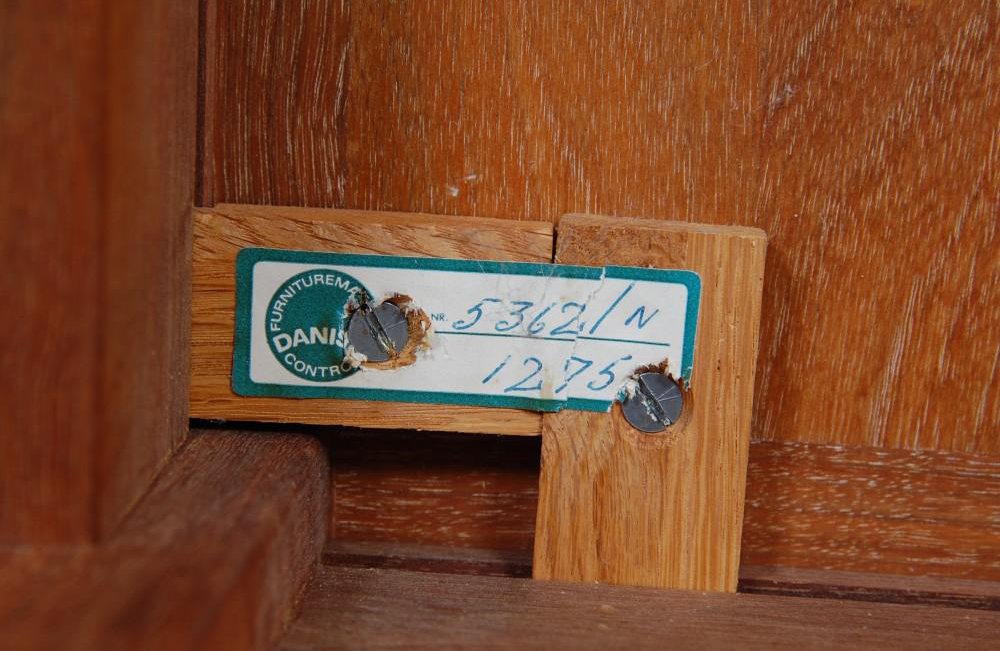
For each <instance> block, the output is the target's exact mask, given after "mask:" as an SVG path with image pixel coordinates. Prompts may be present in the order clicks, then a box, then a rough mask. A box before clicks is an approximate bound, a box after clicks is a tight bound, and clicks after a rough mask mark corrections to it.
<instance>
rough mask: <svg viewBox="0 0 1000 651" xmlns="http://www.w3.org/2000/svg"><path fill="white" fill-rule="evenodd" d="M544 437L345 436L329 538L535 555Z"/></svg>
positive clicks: (334, 443)
mask: <svg viewBox="0 0 1000 651" xmlns="http://www.w3.org/2000/svg"><path fill="white" fill-rule="evenodd" d="M540 445H541V442H540V440H539V438H537V437H531V438H527V437H518V438H516V439H508V438H506V437H505V438H499V437H489V436H484V437H476V438H475V439H472V440H469V439H468V437H456V436H454V435H447V434H434V433H415V432H378V433H374V434H373V433H371V432H361V431H355V432H351V431H345V432H338V433H337V434H336V435H334V436H332V437H331V438H330V441H329V448H330V455H331V463H332V465H333V468H334V470H333V477H332V479H333V495H334V500H333V503H332V510H331V514H330V515H331V517H330V536H331V538H333V537H335V538H338V539H341V540H345V541H347V540H354V541H366V542H372V541H376V542H407V543H418V544H421V545H439V546H443V547H444V546H459V547H472V548H477V547H478V548H486V549H497V550H504V551H517V552H522V553H526V554H530V552H531V548H532V540H533V539H534V535H535V512H536V510H537V503H538V460H539V450H540Z"/></svg>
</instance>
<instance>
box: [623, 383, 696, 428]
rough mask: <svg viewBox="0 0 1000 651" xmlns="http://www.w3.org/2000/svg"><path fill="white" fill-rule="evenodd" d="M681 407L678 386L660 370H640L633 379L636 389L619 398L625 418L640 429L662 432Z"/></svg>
mask: <svg viewBox="0 0 1000 651" xmlns="http://www.w3.org/2000/svg"><path fill="white" fill-rule="evenodd" d="M683 407H684V396H683V395H682V394H681V388H680V387H679V386H678V385H677V382H675V381H674V379H673V378H670V377H667V376H666V375H664V374H662V373H653V372H650V373H643V374H642V375H640V376H639V377H638V378H636V391H635V393H633V394H632V395H630V396H626V397H625V399H624V400H623V401H622V413H624V414H625V420H627V421H628V422H629V424H630V425H631V426H632V427H634V428H636V429H637V430H639V431H641V432H648V433H650V434H652V433H655V432H662V431H663V430H665V429H666V428H667V427H669V426H670V425H672V424H674V423H676V422H677V419H678V418H680V416H681V409H682V408H683Z"/></svg>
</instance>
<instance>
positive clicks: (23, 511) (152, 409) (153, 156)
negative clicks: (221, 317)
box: [0, 0, 197, 543]
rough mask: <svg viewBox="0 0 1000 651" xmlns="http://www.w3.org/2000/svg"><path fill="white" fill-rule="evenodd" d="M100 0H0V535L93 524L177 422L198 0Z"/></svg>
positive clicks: (105, 526) (145, 469)
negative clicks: (138, 1) (122, 1)
mask: <svg viewBox="0 0 1000 651" xmlns="http://www.w3.org/2000/svg"><path fill="white" fill-rule="evenodd" d="M111 4H112V3H111V2H105V1H100V0H88V1H86V2H75V1H73V2H69V1H61V0H45V1H43V2H31V3H28V2H20V3H17V2H15V3H4V4H3V7H2V8H0V88H3V92H2V93H0V254H2V257H3V260H4V263H5V265H6V267H7V272H6V273H4V274H2V275H0V295H2V296H3V297H4V302H5V306H6V307H5V310H6V313H7V314H9V315H10V318H9V319H8V325H7V332H6V333H5V335H4V336H3V338H2V343H0V364H2V367H3V369H4V373H3V377H2V379H0V542H14V543H60V542H80V541H91V540H95V539H97V538H100V537H101V536H103V535H106V534H107V533H108V532H109V531H110V530H111V529H112V528H113V526H114V525H115V523H116V522H118V521H119V520H120V519H121V518H122V517H123V515H124V514H125V513H126V512H127V510H128V509H129V508H130V507H131V506H132V504H133V503H134V501H135V500H136V499H137V498H138V497H139V496H140V495H141V494H142V492H143V491H144V490H145V489H146V487H147V486H148V484H149V482H150V481H151V479H152V477H153V476H154V474H155V473H156V471H157V470H158V468H159V467H160V465H161V464H162V462H163V461H164V459H165V458H166V457H167V455H168V454H169V453H170V451H171V450H172V449H173V448H174V447H175V446H176V445H177V444H178V442H179V441H180V439H181V437H182V436H183V432H184V430H185V429H186V413H185V410H186V402H187V386H186V380H185V375H186V374H185V372H184V369H186V366H187V362H186V348H187V328H186V326H185V325H184V323H183V319H181V318H180V315H181V314H183V313H184V312H185V311H186V305H187V301H186V297H187V289H186V288H187V286H188V281H189V278H188V271H187V260H188V257H187V256H188V249H189V245H190V239H189V229H188V227H187V223H188V219H189V213H190V207H191V202H192V190H193V178H192V174H191V170H192V166H193V164H194V128H195V106H194V101H193V98H194V94H195V92H196V69H195V64H196V49H197V40H196V39H197V23H196V21H197V8H196V7H195V6H194V3H176V2H170V1H169V0H160V1H157V2H148V3H143V4H142V5H141V7H140V6H138V5H137V6H131V5H130V6H127V7H126V6H121V7H119V6H117V4H116V5H115V6H116V8H115V9H111V7H110V5H111ZM154 34H155V38H153V35H154ZM150 79H155V80H156V83H150Z"/></svg>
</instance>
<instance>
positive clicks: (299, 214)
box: [203, 203, 554, 237]
mask: <svg viewBox="0 0 1000 651" xmlns="http://www.w3.org/2000/svg"><path fill="white" fill-rule="evenodd" d="M203 212H207V213H215V214H218V215H223V216H228V217H236V216H240V217H275V218H283V219H292V220H295V221H303V220H306V221H336V222H341V223H345V222H346V223H356V224H370V223H372V221H373V218H375V217H376V216H377V221H378V222H380V223H385V224H388V225H393V226H407V225H418V224H420V225H425V224H430V225H433V224H439V225H445V226H452V227H455V228H463V229H469V230H479V229H481V228H489V229H491V230H498V231H504V232H507V231H510V230H511V229H516V230H519V231H522V232H525V233H529V234H532V235H538V236H542V237H552V234H553V232H554V228H553V225H552V224H551V223H550V222H543V221H536V220H521V219H500V218H497V217H475V216H471V215H467V216H463V215H436V214H431V213H421V212H399V211H381V210H380V211H374V212H373V211H369V210H355V209H350V208H310V207H303V206H272V205H251V204H236V203H220V204H216V205H215V206H214V207H213V208H212V209H211V210H205V211H203Z"/></svg>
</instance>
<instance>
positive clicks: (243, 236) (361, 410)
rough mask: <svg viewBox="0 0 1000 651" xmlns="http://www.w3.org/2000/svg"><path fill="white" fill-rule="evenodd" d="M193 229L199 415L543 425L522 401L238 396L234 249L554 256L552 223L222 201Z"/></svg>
mask: <svg viewBox="0 0 1000 651" xmlns="http://www.w3.org/2000/svg"><path fill="white" fill-rule="evenodd" d="M194 229H195V237H194V240H195V244H194V264H193V274H194V282H193V284H194V289H193V295H192V301H191V313H192V326H191V342H192V343H191V415H192V416H193V417H195V418H210V419H231V420H253V421H276V422H296V423H322V424H337V425H352V426H357V427H378V428H394V427H395V428H400V427H406V428H412V429H427V430H439V431H457V432H472V433H493V434H514V435H535V436H537V435H538V434H539V432H540V431H541V415H540V414H538V413H535V412H529V411H524V410H520V409H498V408H485V407H465V406H457V405H449V406H447V407H441V406H439V405H427V404H410V403H395V402H371V401H363V400H335V399H314V400H296V399H292V398H270V397H243V396H238V395H236V394H235V393H233V390H232V382H231V377H232V366H233V320H234V314H235V306H236V293H235V292H236V275H235V270H236V254H237V253H238V252H239V251H240V249H242V248H245V247H252V246H263V247H276V248H287V249H297V250H306V251H308V250H321V251H338V252H352V253H376V254H388V255H415V256H429V257H443V258H478V259H488V260H519V261H528V262H548V261H550V258H551V252H552V228H551V226H550V225H549V224H547V223H543V222H516V223H512V222H504V221H500V220H491V219H479V220H476V219H471V218H455V217H440V216H433V215H413V214H398V213H396V214H394V213H388V212H382V213H358V212H352V211H347V210H342V211H341V210H321V209H307V208H278V207H266V206H238V205H220V206H216V208H215V209H214V210H211V211H207V210H203V211H199V212H198V213H197V214H196V215H195V226H194Z"/></svg>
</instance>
